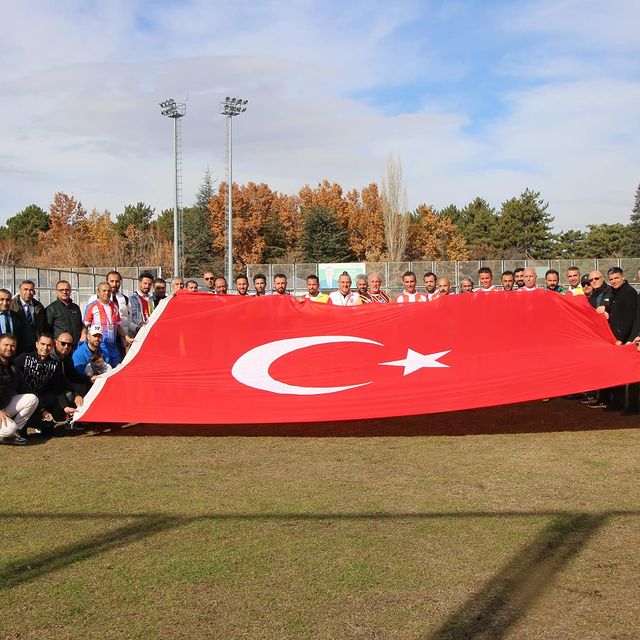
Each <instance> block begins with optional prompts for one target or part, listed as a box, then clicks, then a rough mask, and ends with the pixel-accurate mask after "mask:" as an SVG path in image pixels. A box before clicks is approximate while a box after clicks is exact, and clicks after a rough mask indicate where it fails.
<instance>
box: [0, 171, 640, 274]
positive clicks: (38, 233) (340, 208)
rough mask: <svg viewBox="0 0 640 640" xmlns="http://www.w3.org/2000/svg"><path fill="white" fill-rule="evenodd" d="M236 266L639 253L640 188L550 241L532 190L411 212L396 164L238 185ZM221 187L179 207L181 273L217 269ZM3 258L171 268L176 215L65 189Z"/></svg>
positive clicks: (3, 238)
mask: <svg viewBox="0 0 640 640" xmlns="http://www.w3.org/2000/svg"><path fill="white" fill-rule="evenodd" d="M232 188H233V194H232V196H233V236H234V264H235V265H236V267H237V269H241V268H242V267H243V266H245V265H246V264H265V263H290V262H349V261H383V260H390V261H401V260H481V259H484V260H488V259H521V258H534V259H547V258H566V259H571V258H607V257H622V256H631V257H637V256H640V186H638V188H637V190H636V194H635V201H634V205H633V208H632V210H631V212H630V213H631V215H630V219H629V222H628V223H627V224H622V223H617V224H590V225H587V230H586V231H579V230H573V229H569V230H568V231H562V232H560V233H553V232H552V228H551V225H552V224H553V217H552V216H551V214H550V213H549V211H548V209H549V204H548V203H547V202H545V201H544V200H543V198H542V197H541V195H540V193H539V192H538V191H534V190H531V189H528V188H527V189H525V190H524V191H523V192H522V193H521V194H520V195H518V196H514V197H511V198H508V199H507V200H505V201H504V202H503V203H502V204H501V205H500V207H499V208H494V207H492V206H491V205H490V204H489V203H488V202H487V201H486V200H484V199H483V198H480V197H477V198H475V199H474V200H472V201H471V202H469V203H468V204H467V205H466V206H464V207H462V208H460V207H457V206H456V205H453V204H452V205H449V206H447V207H444V208H443V209H439V210H438V209H435V208H433V207H432V206H431V205H429V204H426V203H425V204H421V205H419V206H418V207H417V208H416V209H415V210H413V211H408V210H407V207H406V196H405V195H404V189H403V187H402V179H401V167H400V165H399V163H397V162H394V161H390V162H389V163H388V166H387V174H386V176H385V177H384V178H383V180H382V181H381V184H380V185H378V184H376V183H371V184H369V185H367V186H366V187H363V188H362V189H361V190H357V189H352V190H351V191H345V190H344V189H343V188H342V186H341V185H339V184H337V183H335V182H329V181H327V180H324V181H322V182H320V183H319V184H318V185H316V186H315V187H310V186H309V185H306V186H304V187H302V189H300V191H299V192H298V193H297V194H295V195H288V194H283V193H279V192H277V191H275V190H273V189H271V187H269V185H267V184H264V183H262V184H256V183H253V182H248V183H247V184H244V185H242V184H235V183H234V184H233V187H232ZM227 189H228V185H227V184H226V183H224V182H223V183H221V184H220V185H218V186H217V187H216V185H215V183H214V180H213V178H212V176H211V174H210V173H209V171H206V172H205V174H204V177H203V180H202V183H201V185H200V188H199V190H198V193H197V194H196V196H195V199H194V202H193V204H191V205H190V206H188V207H185V208H184V209H183V210H182V216H181V237H182V244H183V247H182V249H183V251H182V254H183V269H182V270H183V273H185V274H187V275H197V274H199V273H201V272H202V271H203V270H204V269H205V268H213V269H214V270H217V271H219V272H222V271H223V270H224V269H223V265H224V252H225V247H226V237H225V226H226V206H227ZM0 262H2V264H28V265H33V266H48V267H58V268H65V267H69V266H74V267H83V266H94V265H95V266H103V265H104V266H109V265H160V266H162V267H163V268H165V269H167V271H168V272H170V271H171V268H172V264H173V209H167V210H163V211H160V212H159V213H158V214H157V215H156V212H155V209H154V208H153V207H152V206H150V205H148V204H146V203H144V202H138V203H136V204H129V205H127V206H125V207H124V209H123V211H121V212H120V213H118V214H117V215H116V217H115V220H113V219H112V217H111V214H110V212H109V211H98V210H96V209H93V210H92V211H90V212H89V211H88V210H87V209H86V208H85V207H84V206H83V205H82V203H81V202H79V201H78V200H77V199H76V198H75V197H73V196H71V195H68V194H65V193H62V192H58V193H56V194H55V196H54V198H53V202H52V203H51V204H50V206H49V210H48V211H45V210H44V209H42V208H41V207H39V206H38V205H35V204H31V205H29V206H27V207H26V208H25V209H23V210H22V211H20V212H19V213H16V214H15V215H13V216H11V217H10V218H8V220H7V222H6V224H5V225H4V226H2V227H0Z"/></svg>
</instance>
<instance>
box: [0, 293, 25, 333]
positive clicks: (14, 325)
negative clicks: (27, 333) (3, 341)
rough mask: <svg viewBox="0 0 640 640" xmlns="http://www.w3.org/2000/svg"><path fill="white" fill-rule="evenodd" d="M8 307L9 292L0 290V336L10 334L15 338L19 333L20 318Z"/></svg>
mask: <svg viewBox="0 0 640 640" xmlns="http://www.w3.org/2000/svg"><path fill="white" fill-rule="evenodd" d="M10 307H11V291H9V289H0V334H3V333H10V334H11V335H12V336H16V335H18V334H19V333H20V318H19V316H18V314H17V313H16V312H15V311H12V310H11V308H10Z"/></svg>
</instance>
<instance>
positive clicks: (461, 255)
mask: <svg viewBox="0 0 640 640" xmlns="http://www.w3.org/2000/svg"><path fill="white" fill-rule="evenodd" d="M406 258H407V260H466V259H467V258H468V251H467V243H466V241H465V239H464V237H463V235H462V234H461V233H460V231H459V230H458V228H457V227H456V226H455V225H454V224H453V222H451V220H450V218H448V217H447V216H437V215H436V214H435V212H434V211H433V208H432V207H431V206H430V205H428V204H421V205H420V206H419V207H418V208H417V209H416V210H415V211H414V212H413V213H412V214H410V222H409V228H408V237H407V249H406Z"/></svg>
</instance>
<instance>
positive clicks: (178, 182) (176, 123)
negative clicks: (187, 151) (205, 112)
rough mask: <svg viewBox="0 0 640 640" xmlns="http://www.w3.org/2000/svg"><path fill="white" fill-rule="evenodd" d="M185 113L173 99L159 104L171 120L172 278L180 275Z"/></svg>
mask: <svg viewBox="0 0 640 640" xmlns="http://www.w3.org/2000/svg"><path fill="white" fill-rule="evenodd" d="M186 112H187V105H186V104H184V103H180V102H176V101H175V100H174V99H173V98H169V100H163V101H162V102H161V103H160V113H161V114H162V115H163V116H167V117H169V118H172V119H173V163H174V169H175V171H174V182H173V186H174V190H175V194H174V195H175V200H174V205H173V277H174V278H175V277H177V276H179V275H180V248H181V242H180V226H181V225H180V224H179V219H180V209H181V195H182V144H181V140H180V118H182V117H183V116H184V115H185V113H186Z"/></svg>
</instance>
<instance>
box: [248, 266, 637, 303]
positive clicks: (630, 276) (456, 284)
mask: <svg viewBox="0 0 640 640" xmlns="http://www.w3.org/2000/svg"><path fill="white" fill-rule="evenodd" d="M364 264H365V265H366V270H365V273H367V274H370V273H373V272H374V271H377V272H378V273H379V274H380V275H381V276H382V280H383V285H382V286H383V288H384V289H385V290H386V291H388V292H389V293H400V292H401V291H402V274H403V273H404V272H405V271H415V273H416V274H417V276H418V283H419V284H420V283H421V282H422V276H423V274H425V273H427V272H429V271H432V272H433V273H435V274H437V276H438V277H439V278H442V277H447V278H449V280H450V281H451V287H452V291H459V290H460V283H461V281H462V280H463V279H464V278H471V279H472V280H473V282H474V283H475V284H477V282H478V269H480V267H489V268H490V269H491V271H492V272H493V281H494V284H500V275H501V274H502V272H503V271H513V270H514V269H517V268H518V267H533V268H534V269H535V270H536V273H537V274H538V279H539V280H542V279H543V278H544V274H545V272H546V271H547V270H548V269H555V270H556V271H558V272H559V273H560V282H561V283H562V285H563V286H567V284H568V283H567V281H566V272H567V269H568V268H569V267H573V266H575V267H578V269H580V273H582V274H584V273H589V271H593V270H594V269H599V270H600V271H602V272H603V273H606V272H607V269H609V268H611V267H621V268H622V269H623V271H624V272H625V274H626V276H627V280H628V281H629V282H630V283H631V284H632V285H634V286H635V287H636V288H638V287H639V283H638V282H637V280H638V273H637V272H638V269H639V268H640V258H601V259H600V258H583V259H575V260H563V259H559V260H465V261H453V260H450V261H438V260H434V261H430V260H427V261H414V262H408V261H407V262H366V263H364ZM246 273H247V277H248V278H249V286H250V288H251V289H253V280H252V278H253V276H255V275H256V274H258V273H262V274H264V275H265V276H266V278H267V289H269V288H270V287H272V284H273V276H274V275H275V274H276V273H284V274H285V275H286V276H287V281H288V282H289V286H290V288H291V292H292V293H296V294H301V293H306V291H307V285H306V279H307V276H308V275H310V274H312V273H313V274H315V275H319V268H318V264H316V263H296V264H250V265H247V269H246Z"/></svg>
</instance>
